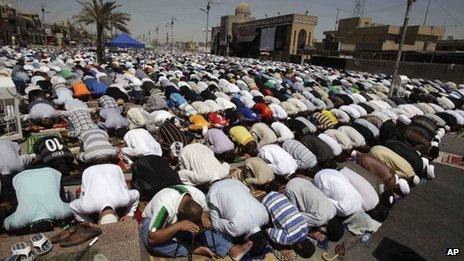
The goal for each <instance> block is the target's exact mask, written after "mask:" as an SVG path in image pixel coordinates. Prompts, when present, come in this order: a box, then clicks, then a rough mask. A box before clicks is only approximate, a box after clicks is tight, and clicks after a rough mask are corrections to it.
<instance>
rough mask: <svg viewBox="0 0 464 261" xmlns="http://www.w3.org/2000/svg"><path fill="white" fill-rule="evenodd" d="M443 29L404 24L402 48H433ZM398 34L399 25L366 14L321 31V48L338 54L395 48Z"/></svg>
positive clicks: (424, 49)
mask: <svg viewBox="0 0 464 261" xmlns="http://www.w3.org/2000/svg"><path fill="white" fill-rule="evenodd" d="M444 33H445V29H444V28H443V27H439V26H420V25H412V26H408V27H407V31H406V39H405V43H404V47H403V50H404V51H406V52H408V51H435V48H436V45H437V41H438V40H439V39H441V38H442V37H443V35H444ZM401 34H402V26H395V25H382V24H376V23H373V22H372V18H370V17H353V18H346V19H341V20H340V21H339V24H338V29H337V30H336V31H325V32H324V36H325V39H324V40H323V45H322V46H321V47H322V48H323V50H321V51H338V52H339V54H352V53H355V52H384V51H387V52H388V51H396V50H398V46H399V43H400V41H401Z"/></svg>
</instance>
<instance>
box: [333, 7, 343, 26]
mask: <svg viewBox="0 0 464 261" xmlns="http://www.w3.org/2000/svg"><path fill="white" fill-rule="evenodd" d="M336 9H337V18H335V28H334V31H337V27H338V15H339V14H340V11H341V10H342V9H340V8H336Z"/></svg>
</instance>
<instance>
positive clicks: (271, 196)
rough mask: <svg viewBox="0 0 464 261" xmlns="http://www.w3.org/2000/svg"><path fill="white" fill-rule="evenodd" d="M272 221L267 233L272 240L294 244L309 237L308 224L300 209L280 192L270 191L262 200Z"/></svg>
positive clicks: (281, 243) (283, 243)
mask: <svg viewBox="0 0 464 261" xmlns="http://www.w3.org/2000/svg"><path fill="white" fill-rule="evenodd" d="M262 203H263V205H264V206H265V207H266V209H267V211H268V212H269V215H270V217H271V221H272V225H273V227H272V228H268V229H267V233H268V234H269V237H270V238H271V240H272V241H274V242H276V243H278V244H280V245H292V244H295V243H297V242H299V241H301V240H303V239H306V238H307V234H308V232H309V229H308V225H307V223H306V221H305V219H304V217H303V216H302V215H301V213H300V211H298V209H297V208H296V207H295V206H294V205H293V204H292V203H290V201H289V200H288V198H287V197H286V196H285V195H283V194H281V193H278V192H274V191H272V192H269V193H268V194H267V195H266V196H265V197H264V198H263V201H262Z"/></svg>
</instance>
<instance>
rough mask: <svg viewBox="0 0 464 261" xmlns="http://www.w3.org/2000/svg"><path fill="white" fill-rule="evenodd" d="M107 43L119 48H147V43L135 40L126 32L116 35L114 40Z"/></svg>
mask: <svg viewBox="0 0 464 261" xmlns="http://www.w3.org/2000/svg"><path fill="white" fill-rule="evenodd" d="M105 45H106V46H108V47H119V48H145V44H143V43H141V42H139V41H137V40H135V39H134V38H132V37H130V35H128V34H126V33H122V34H120V35H118V36H116V37H115V38H114V39H113V40H111V41H109V42H106V43H105Z"/></svg>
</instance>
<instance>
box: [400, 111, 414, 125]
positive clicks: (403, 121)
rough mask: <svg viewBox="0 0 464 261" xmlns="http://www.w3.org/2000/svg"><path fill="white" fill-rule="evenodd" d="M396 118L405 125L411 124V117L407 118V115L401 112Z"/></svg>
mask: <svg viewBox="0 0 464 261" xmlns="http://www.w3.org/2000/svg"><path fill="white" fill-rule="evenodd" d="M398 120H399V121H400V122H401V123H403V124H405V125H409V124H411V119H409V118H408V117H406V116H404V115H403V114H401V115H400V116H398Z"/></svg>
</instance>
